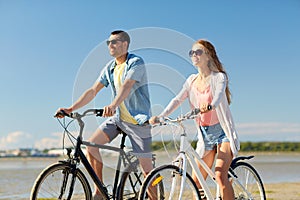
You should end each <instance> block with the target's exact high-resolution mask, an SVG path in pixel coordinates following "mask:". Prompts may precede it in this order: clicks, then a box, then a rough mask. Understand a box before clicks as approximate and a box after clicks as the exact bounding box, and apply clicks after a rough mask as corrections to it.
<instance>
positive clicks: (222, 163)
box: [215, 142, 234, 200]
mask: <svg viewBox="0 0 300 200" xmlns="http://www.w3.org/2000/svg"><path fill="white" fill-rule="evenodd" d="M232 158H233V156H232V152H231V149H230V143H229V142H223V143H221V144H219V145H218V154H217V159H216V166H215V174H216V181H217V182H218V184H219V186H220V190H221V195H222V199H223V200H233V199H234V193H233V188H232V185H231V183H230V182H229V180H228V170H229V167H230V164H231V161H232Z"/></svg>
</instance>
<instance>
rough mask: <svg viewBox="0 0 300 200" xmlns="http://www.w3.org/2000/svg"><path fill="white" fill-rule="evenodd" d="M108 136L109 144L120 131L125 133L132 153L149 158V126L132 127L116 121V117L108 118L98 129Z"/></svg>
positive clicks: (150, 140) (150, 137) (150, 154)
mask: <svg viewBox="0 0 300 200" xmlns="http://www.w3.org/2000/svg"><path fill="white" fill-rule="evenodd" d="M99 128H100V129H101V130H102V131H103V132H104V133H106V135H107V136H108V138H109V140H110V142H111V141H112V140H113V139H114V138H116V137H117V136H118V134H119V133H121V131H123V132H125V133H126V134H127V136H128V138H129V139H130V142H131V145H132V150H133V153H134V154H135V155H136V156H137V157H142V158H151V157H152V153H151V143H152V136H151V126H150V125H149V124H145V125H134V124H130V123H127V122H124V121H121V120H119V119H117V117H115V116H114V117H110V118H108V119H107V120H105V121H104V122H103V123H102V124H101V125H100V127H99Z"/></svg>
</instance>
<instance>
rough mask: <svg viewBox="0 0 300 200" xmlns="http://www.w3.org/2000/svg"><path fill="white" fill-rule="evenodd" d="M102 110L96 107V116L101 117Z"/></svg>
mask: <svg viewBox="0 0 300 200" xmlns="http://www.w3.org/2000/svg"><path fill="white" fill-rule="evenodd" d="M103 112H104V110H103V109H96V110H95V114H96V117H102V115H103Z"/></svg>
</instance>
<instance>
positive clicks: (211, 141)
mask: <svg viewBox="0 0 300 200" xmlns="http://www.w3.org/2000/svg"><path fill="white" fill-rule="evenodd" d="M200 130H201V133H202V137H203V140H204V144H205V150H206V151H210V150H214V149H215V147H216V146H217V145H218V144H221V143H223V142H229V139H228V138H227V136H226V134H225V132H224V131H223V129H222V127H221V125H220V124H215V125H212V126H200Z"/></svg>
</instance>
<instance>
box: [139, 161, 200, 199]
mask: <svg viewBox="0 0 300 200" xmlns="http://www.w3.org/2000/svg"><path fill="white" fill-rule="evenodd" d="M181 181H182V173H181V172H180V169H179V167H177V166H174V165H163V166H161V167H158V168H156V169H154V170H152V171H151V172H150V173H149V174H148V175H147V177H146V179H145V181H144V182H143V185H142V188H141V192H140V195H139V199H140V200H142V199H150V198H149V197H150V196H151V197H152V198H154V199H179V195H180V190H181ZM182 189H183V190H182V192H183V193H182V199H201V197H200V194H199V191H198V188H197V186H196V183H195V182H194V181H193V179H192V177H191V176H190V175H189V174H188V173H187V174H186V180H185V183H184V188H182Z"/></svg>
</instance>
